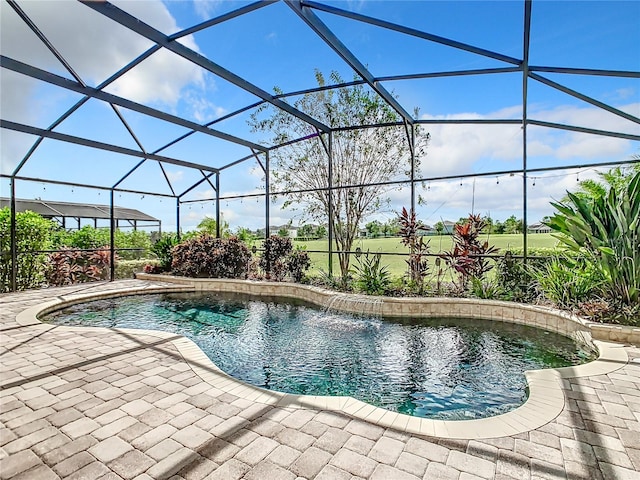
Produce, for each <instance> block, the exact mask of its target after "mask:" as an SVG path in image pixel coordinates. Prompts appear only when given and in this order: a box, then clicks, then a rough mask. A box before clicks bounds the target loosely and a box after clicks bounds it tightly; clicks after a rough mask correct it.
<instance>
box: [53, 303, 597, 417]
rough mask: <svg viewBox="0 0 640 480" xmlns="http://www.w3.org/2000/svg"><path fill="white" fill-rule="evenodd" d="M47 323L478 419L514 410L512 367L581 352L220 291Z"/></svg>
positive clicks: (326, 389) (517, 393)
mask: <svg viewBox="0 0 640 480" xmlns="http://www.w3.org/2000/svg"><path fill="white" fill-rule="evenodd" d="M42 320H43V321H45V322H50V323H55V324H58V325H75V326H78V325H84V326H102V327H110V328H143V329H152V330H162V331H166V332H171V333H176V334H180V335H184V336H185V337H187V338H189V339H191V340H192V341H194V342H195V343H196V344H197V345H198V346H199V347H200V348H201V349H202V350H203V351H204V352H205V354H206V355H207V356H208V357H209V358H210V359H211V360H212V361H213V362H214V363H215V364H216V365H217V366H218V367H219V368H220V369H222V370H223V371H225V372H226V373H228V374H229V375H231V376H233V377H235V378H237V379H239V380H242V381H245V382H248V383H251V384H253V385H256V386H259V387H262V388H266V389H270V390H276V391H280V392H286V393H294V394H308V395H349V396H352V397H355V398H358V399H360V400H363V401H365V402H368V403H370V404H372V405H376V406H379V407H383V408H386V409H388V410H392V411H397V412H400V413H405V414H409V415H414V416H418V417H428V418H433V419H444V420H459V419H474V418H483V417H488V416H493V415H498V414H501V413H506V412H508V411H510V410H513V409H515V408H517V407H518V406H520V405H522V404H523V403H524V401H525V400H526V397H527V392H526V380H525V377H524V371H526V370H534V369H541V368H556V367H564V366H569V365H577V364H580V363H585V362H587V361H589V360H592V359H593V358H594V355H593V352H592V351H590V350H588V349H586V348H583V347H581V346H580V345H578V344H576V343H575V342H574V341H573V340H571V339H570V338H568V337H564V336H562V335H559V334H556V333H552V332H547V331H545V330H541V329H537V328H533V327H527V326H523V325H516V324H510V323H503V322H498V321H490V320H479V319H462V318H460V319H451V318H447V319H430V320H424V319H421V320H413V319H383V318H379V317H367V316H363V315H352V314H344V313H339V312H336V311H334V310H327V311H323V310H321V309H318V308H316V307H312V306H310V305H308V304H305V303H304V302H302V301H292V300H289V299H287V300H283V299H278V298H264V297H262V298H256V297H249V296H244V295H235V294H234V295H231V294H221V293H197V294H195V293H171V294H155V295H136V296H128V297H119V298H115V299H104V300H97V301H92V302H87V303H82V304H78V305H75V306H71V307H68V308H65V309H62V310H59V311H56V312H53V313H51V314H49V315H47V316H46V317H45V318H43V319H42Z"/></svg>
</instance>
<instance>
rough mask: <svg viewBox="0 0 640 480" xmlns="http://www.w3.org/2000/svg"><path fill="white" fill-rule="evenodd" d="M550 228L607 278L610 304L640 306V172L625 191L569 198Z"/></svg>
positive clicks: (559, 204)
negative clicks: (619, 303) (613, 300)
mask: <svg viewBox="0 0 640 480" xmlns="http://www.w3.org/2000/svg"><path fill="white" fill-rule="evenodd" d="M552 205H553V206H554V207H555V208H556V209H557V210H558V212H559V213H556V214H555V215H554V216H553V217H551V219H550V220H549V221H548V222H547V225H549V226H550V227H551V228H552V229H553V230H554V231H556V232H558V233H560V234H561V235H559V236H558V238H559V239H560V241H561V242H562V243H563V244H564V245H565V246H566V247H567V248H568V249H569V250H571V251H574V252H577V253H579V254H582V255H584V256H585V258H586V259H587V261H588V262H590V263H591V265H593V267H594V268H595V269H597V270H598V271H599V272H600V274H601V276H602V278H603V280H604V281H603V288H604V290H605V295H606V296H607V297H608V298H615V299H619V300H620V301H621V302H622V303H624V304H626V305H635V304H638V302H640V172H638V173H636V174H635V175H633V177H632V178H631V180H630V181H629V183H628V184H627V185H626V187H624V188H620V189H616V188H610V189H609V191H608V193H607V194H606V195H599V196H594V197H591V198H587V197H581V196H578V195H574V194H572V193H567V200H566V201H565V202H558V203H552Z"/></svg>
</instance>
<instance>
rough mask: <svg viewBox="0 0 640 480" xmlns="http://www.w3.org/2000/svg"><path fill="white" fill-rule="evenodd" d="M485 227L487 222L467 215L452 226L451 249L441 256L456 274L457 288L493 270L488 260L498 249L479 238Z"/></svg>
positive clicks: (476, 216) (463, 287)
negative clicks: (488, 256) (464, 220)
mask: <svg viewBox="0 0 640 480" xmlns="http://www.w3.org/2000/svg"><path fill="white" fill-rule="evenodd" d="M486 227H487V222H486V221H485V220H484V219H482V218H481V217H480V215H473V214H471V215H469V218H468V219H467V221H466V222H465V223H463V224H456V225H454V230H453V249H452V250H451V251H449V252H445V253H443V254H442V255H441V257H442V259H443V260H444V261H445V262H446V263H447V265H448V266H449V267H450V268H451V269H453V270H454V271H455V272H456V273H457V274H458V288H459V289H460V290H461V291H463V290H465V289H466V288H467V285H468V282H469V280H470V279H471V278H473V277H475V278H479V279H482V278H483V277H484V276H485V274H486V273H487V272H488V271H490V270H491V269H492V268H493V265H492V264H491V263H489V262H490V260H489V258H487V257H486V255H491V254H494V253H497V252H498V248H497V247H495V246H493V245H489V242H488V241H484V242H482V241H481V240H480V239H479V237H480V235H481V233H482V231H483V230H484V229H485V228H486Z"/></svg>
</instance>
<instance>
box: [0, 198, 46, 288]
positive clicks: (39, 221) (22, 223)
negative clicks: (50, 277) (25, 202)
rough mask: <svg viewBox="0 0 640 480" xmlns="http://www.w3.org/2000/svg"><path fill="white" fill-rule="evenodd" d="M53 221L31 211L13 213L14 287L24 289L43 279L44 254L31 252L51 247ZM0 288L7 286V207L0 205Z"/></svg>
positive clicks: (9, 261) (8, 247)
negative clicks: (14, 243)
mask: <svg viewBox="0 0 640 480" xmlns="http://www.w3.org/2000/svg"><path fill="white" fill-rule="evenodd" d="M53 229H54V224H53V222H51V221H50V220H47V219H45V218H43V217H42V216H40V215H38V214H37V213H35V212H30V211H26V212H17V213H16V249H17V251H18V258H17V265H16V288H17V289H18V290H25V289H28V288H34V287H37V286H39V285H41V284H42V283H43V282H44V281H45V276H46V263H47V255H46V254H45V253H34V252H38V251H42V250H48V249H50V248H51V241H50V238H51V237H50V235H51V231H52V230H53ZM0 254H1V255H2V259H1V260H2V261H0V291H2V292H8V291H9V290H10V289H11V210H10V209H9V208H8V207H5V208H2V209H0Z"/></svg>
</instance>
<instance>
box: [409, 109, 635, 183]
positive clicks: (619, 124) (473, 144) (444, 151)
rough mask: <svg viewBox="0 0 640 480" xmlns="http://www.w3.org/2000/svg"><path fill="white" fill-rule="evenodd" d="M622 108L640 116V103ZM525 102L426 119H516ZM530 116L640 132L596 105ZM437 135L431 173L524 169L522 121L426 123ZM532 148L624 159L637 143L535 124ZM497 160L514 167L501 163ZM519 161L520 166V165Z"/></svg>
mask: <svg viewBox="0 0 640 480" xmlns="http://www.w3.org/2000/svg"><path fill="white" fill-rule="evenodd" d="M618 108H619V109H620V110H622V111H625V112H627V113H630V114H632V115H638V114H639V113H640V103H632V104H627V105H622V106H619V107H618ZM519 112H520V107H519V106H514V107H509V108H506V109H503V110H500V111H497V112H492V113H489V114H487V115H480V114H478V113H462V114H455V115H442V116H432V115H428V114H424V115H422V116H421V119H435V120H441V119H460V118H467V119H482V118H486V119H491V118H510V117H511V118H513V117H512V116H513V115H516V116H517V115H518V114H519ZM530 117H531V118H535V119H537V120H542V121H548V122H555V123H561V124H568V125H578V126H583V127H588V128H595V129H601V130H609V131H623V132H624V131H629V132H630V133H635V134H636V135H638V134H640V126H638V125H637V124H633V123H632V122H629V121H628V120H625V119H623V118H621V117H618V116H615V115H612V114H610V113H608V112H606V111H604V110H601V109H599V108H596V107H590V106H586V107H575V106H559V107H556V108H553V109H543V108H541V107H539V106H534V107H533V108H531V112H530ZM424 128H425V129H426V130H427V131H428V132H429V133H430V134H431V143H430V144H429V147H428V148H427V156H426V158H424V159H423V161H422V165H423V167H422V170H423V173H424V175H425V176H438V175H455V174H462V173H471V172H474V171H476V172H480V171H487V166H488V165H489V164H490V165H491V170H494V169H495V170H501V169H509V168H518V167H519V163H520V159H521V158H522V133H521V132H522V129H521V127H520V126H519V125H460V124H440V125H425V126H424ZM527 142H528V143H527V152H528V155H529V156H530V157H549V158H552V159H554V161H556V162H557V163H559V164H560V165H561V162H562V161H568V160H572V159H579V158H582V159H589V160H594V159H596V160H597V159H608V160H616V159H624V158H625V155H627V154H628V153H629V150H630V149H631V148H632V147H631V145H632V143H631V141H628V140H622V139H618V138H612V137H605V136H597V135H589V134H584V133H576V132H568V131H560V130H553V129H548V128H542V127H535V126H532V127H529V129H528V138H527ZM496 161H497V162H503V163H508V162H511V165H507V164H505V165H503V166H502V167H501V166H500V164H499V163H498V164H496ZM515 162H517V164H516V163H515Z"/></svg>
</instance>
